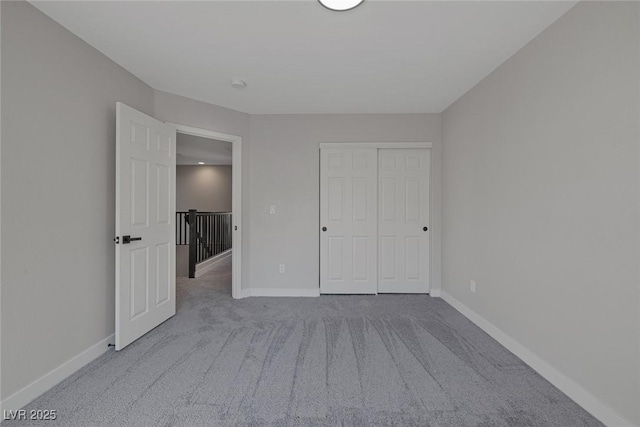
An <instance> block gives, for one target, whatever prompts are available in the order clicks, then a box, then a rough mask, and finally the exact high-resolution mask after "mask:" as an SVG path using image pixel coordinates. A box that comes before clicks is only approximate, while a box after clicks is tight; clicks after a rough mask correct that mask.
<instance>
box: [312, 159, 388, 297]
mask: <svg viewBox="0 0 640 427" xmlns="http://www.w3.org/2000/svg"><path fill="white" fill-rule="evenodd" d="M377 163H378V156H377V150H376V149H323V150H320V292H321V293H323V294H375V293H376V291H377V283H378V282H377V256H378V254H377V224H378V219H377V217H378V201H377V199H378V194H377V168H378V166H377Z"/></svg>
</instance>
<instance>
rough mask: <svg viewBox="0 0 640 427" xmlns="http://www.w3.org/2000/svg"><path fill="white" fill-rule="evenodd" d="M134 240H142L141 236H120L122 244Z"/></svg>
mask: <svg viewBox="0 0 640 427" xmlns="http://www.w3.org/2000/svg"><path fill="white" fill-rule="evenodd" d="M136 240H142V237H131V236H122V244H127V243H131V242H134V241H136Z"/></svg>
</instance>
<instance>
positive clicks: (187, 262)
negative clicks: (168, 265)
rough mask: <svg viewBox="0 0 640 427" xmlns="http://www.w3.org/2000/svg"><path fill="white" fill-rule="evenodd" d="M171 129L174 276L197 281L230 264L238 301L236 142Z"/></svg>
mask: <svg viewBox="0 0 640 427" xmlns="http://www.w3.org/2000/svg"><path fill="white" fill-rule="evenodd" d="M172 126H173V127H174V128H175V129H176V214H175V215H176V222H175V223H176V230H175V232H176V276H177V277H180V278H185V277H189V278H196V277H200V276H202V275H203V274H205V273H206V272H208V271H211V270H219V269H220V268H223V267H221V266H224V265H226V266H227V268H228V266H229V262H230V263H231V295H232V297H233V298H239V297H240V289H241V285H240V283H241V281H240V265H241V234H240V233H241V227H240V224H241V216H240V215H241V209H240V203H241V183H240V177H241V144H242V138H240V137H238V136H235V135H229V134H224V133H220V132H215V131H210V130H206V129H198V128H193V127H188V126H183V125H176V124H172Z"/></svg>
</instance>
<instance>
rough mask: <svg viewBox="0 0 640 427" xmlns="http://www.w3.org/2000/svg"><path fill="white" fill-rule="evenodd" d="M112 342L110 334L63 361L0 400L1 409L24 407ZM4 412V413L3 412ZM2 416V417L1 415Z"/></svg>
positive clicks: (97, 355)
mask: <svg viewBox="0 0 640 427" xmlns="http://www.w3.org/2000/svg"><path fill="white" fill-rule="evenodd" d="M113 342H114V335H111V336H109V337H107V338H105V339H103V340H102V341H100V342H98V343H97V344H94V345H92V346H91V347H89V348H88V349H86V350H85V351H83V352H82V353H80V354H78V355H77V356H74V357H72V358H71V359H69V360H67V361H66V362H64V363H63V364H62V365H60V366H58V367H57V368H55V369H54V370H52V371H51V372H49V373H47V374H45V375H43V376H41V377H40V378H38V379H37V380H35V381H34V382H32V383H31V384H29V385H28V386H26V387H24V388H23V389H21V390H19V391H17V392H16V393H14V394H12V395H11V396H9V397H7V398H6V399H5V400H3V401H2V409H3V410H17V409H21V408H23V407H25V406H26V405H28V404H29V403H30V402H31V401H33V400H34V399H35V398H36V397H38V396H40V395H41V394H42V393H44V392H46V391H48V390H50V389H51V388H53V387H54V386H55V385H57V384H58V383H59V382H61V381H62V380H64V379H65V378H67V377H69V376H70V375H71V374H73V373H74V372H76V371H77V370H78V369H80V368H82V367H83V366H85V365H86V364H88V363H89V362H92V361H94V360H95V359H97V358H98V357H99V356H101V355H102V354H103V353H104V352H106V351H107V350H108V349H109V347H108V344H110V343H113ZM3 414H4V413H3ZM1 418H4V417H1Z"/></svg>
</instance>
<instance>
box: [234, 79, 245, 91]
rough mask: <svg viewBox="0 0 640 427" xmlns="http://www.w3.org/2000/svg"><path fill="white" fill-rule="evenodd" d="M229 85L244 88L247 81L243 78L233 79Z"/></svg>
mask: <svg viewBox="0 0 640 427" xmlns="http://www.w3.org/2000/svg"><path fill="white" fill-rule="evenodd" d="M231 87H234V88H236V89H244V88H245V87H247V82H245V81H244V80H240V79H235V80H233V81H232V82H231Z"/></svg>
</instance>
